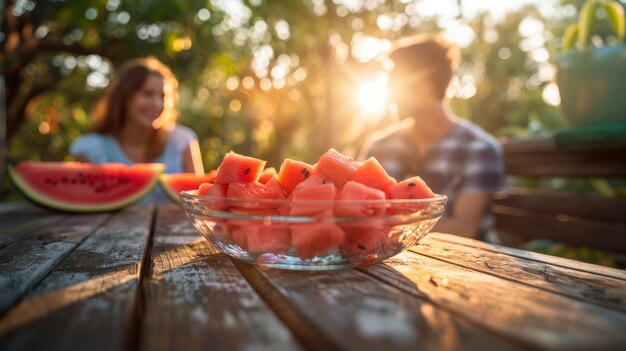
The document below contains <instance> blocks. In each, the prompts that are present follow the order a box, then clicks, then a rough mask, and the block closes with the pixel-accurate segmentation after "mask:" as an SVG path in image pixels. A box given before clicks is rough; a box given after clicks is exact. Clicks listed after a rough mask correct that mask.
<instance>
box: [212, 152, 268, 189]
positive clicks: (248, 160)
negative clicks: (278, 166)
mask: <svg viewBox="0 0 626 351" xmlns="http://www.w3.org/2000/svg"><path fill="white" fill-rule="evenodd" d="M265 163H266V161H263V160H259V159H258V158H254V157H248V156H243V155H239V154H237V153H234V152H232V151H231V152H229V153H227V154H226V155H225V156H224V159H223V160H222V163H221V164H220V166H219V167H218V169H217V176H216V177H215V181H214V182H215V184H229V183H250V182H256V181H258V180H259V177H260V176H261V172H263V168H264V167H265Z"/></svg>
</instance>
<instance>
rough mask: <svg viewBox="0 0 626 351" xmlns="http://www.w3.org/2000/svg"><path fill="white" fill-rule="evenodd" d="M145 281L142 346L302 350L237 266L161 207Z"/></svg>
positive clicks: (172, 210)
mask: <svg viewBox="0 0 626 351" xmlns="http://www.w3.org/2000/svg"><path fill="white" fill-rule="evenodd" d="M156 228H157V229H156V231H155V234H154V238H153V248H152V254H151V256H152V257H151V258H152V261H151V269H150V274H149V276H148V277H146V279H145V281H144V287H145V301H144V304H143V306H144V309H145V314H144V318H143V326H142V331H141V341H140V349H142V350H151V351H152V350H206V349H215V350H298V349H300V347H299V345H298V343H297V341H296V340H295V338H294V337H293V335H292V334H291V332H290V331H289V330H288V329H287V328H286V327H285V326H284V325H283V324H282V323H281V322H280V320H278V318H277V317H276V316H275V315H274V314H273V313H272V311H271V310H270V309H269V308H268V307H267V305H266V304H265V303H264V302H263V300H262V299H261V298H260V297H259V296H258V295H257V293H256V292H255V291H254V290H253V289H252V288H251V287H250V285H249V284H248V283H247V281H246V280H245V279H244V278H243V277H242V275H241V274H240V273H239V271H238V270H237V268H236V267H235V266H234V265H233V263H232V262H231V261H230V260H229V259H228V257H227V256H226V255H224V254H221V253H219V252H218V250H217V249H216V248H214V247H213V246H211V245H210V244H209V243H208V242H207V241H206V240H205V239H204V238H202V237H201V236H200V234H199V233H198V231H197V230H196V229H195V228H194V227H193V226H192V224H191V222H190V220H189V219H188V218H187V217H186V215H185V214H184V212H183V211H182V209H181V208H180V206H174V205H172V206H169V207H164V206H161V207H160V208H159V210H158V217H157V221H156Z"/></svg>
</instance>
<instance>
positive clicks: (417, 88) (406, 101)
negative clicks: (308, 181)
mask: <svg viewBox="0 0 626 351" xmlns="http://www.w3.org/2000/svg"><path fill="white" fill-rule="evenodd" d="M458 56H459V55H458V49H457V48H455V47H453V46H452V45H450V44H448V43H446V42H444V41H443V40H441V39H440V38H435V37H424V36H422V37H419V38H415V39H412V40H411V41H410V42H409V43H408V44H404V45H400V46H398V47H397V48H396V49H395V50H394V51H393V52H392V53H391V54H390V55H389V58H390V59H391V60H392V61H393V63H394V68H393V70H392V71H391V74H390V76H389V90H390V98H391V100H392V101H393V102H395V104H396V106H397V111H398V114H399V117H400V118H401V120H400V122H398V123H396V124H394V125H392V126H390V127H389V128H386V129H385V130H382V131H380V132H377V133H375V134H374V135H372V136H371V137H370V139H368V141H367V142H366V144H365V145H364V150H363V151H362V152H361V155H369V156H374V157H376V158H377V159H378V161H379V162H380V163H381V164H382V165H383V167H384V168H385V169H386V170H387V171H388V172H389V174H390V175H391V176H393V177H394V178H396V179H398V180H400V179H405V178H407V177H410V176H415V175H419V176H420V177H422V179H424V180H425V181H426V184H428V185H429V186H430V187H431V189H432V190H433V191H434V192H436V193H438V194H444V195H447V196H448V198H449V199H448V207H447V210H446V213H445V214H444V217H443V218H442V219H441V220H440V221H439V223H438V224H437V226H436V227H435V229H434V230H436V231H441V232H446V233H453V234H457V235H462V236H466V237H471V238H477V239H483V238H484V237H485V234H486V233H487V231H488V230H489V228H490V226H491V222H492V216H491V215H490V213H489V204H490V198H491V194H492V193H494V192H497V191H501V190H503V188H504V169H503V168H504V167H503V161H502V151H501V149H500V146H499V144H498V142H497V141H496V140H495V139H494V138H493V137H492V136H490V135H489V134H488V133H486V132H485V131H484V130H482V129H481V128H480V127H478V126H477V125H475V124H473V123H471V122H469V121H467V120H462V119H460V118H458V117H456V116H454V114H453V113H452V112H451V111H450V109H449V108H448V106H447V102H446V98H445V95H446V90H447V87H448V84H449V83H450V80H451V79H452V76H453V69H454V67H455V65H456V64H457V62H458ZM368 145H371V148H370V147H369V146H368Z"/></svg>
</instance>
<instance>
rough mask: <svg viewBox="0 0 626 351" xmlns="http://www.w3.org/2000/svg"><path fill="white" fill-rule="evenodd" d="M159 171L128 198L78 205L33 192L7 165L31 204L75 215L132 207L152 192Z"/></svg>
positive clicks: (16, 183) (16, 172)
mask: <svg viewBox="0 0 626 351" xmlns="http://www.w3.org/2000/svg"><path fill="white" fill-rule="evenodd" d="M161 166H162V167H161V169H160V170H159V171H158V172H156V171H155V173H154V175H153V176H152V179H151V180H150V181H149V182H148V183H146V185H145V186H144V188H142V189H141V190H139V191H136V192H135V193H134V194H133V195H129V196H128V197H126V198H124V199H121V200H118V201H115V202H110V203H106V204H78V203H71V202H63V201H60V200H57V199H53V198H50V197H49V196H47V195H46V194H44V193H42V192H39V191H36V190H34V189H33V188H32V187H31V186H29V184H28V182H27V181H26V180H25V179H24V178H23V177H22V175H20V173H19V172H18V171H16V170H15V168H14V167H13V166H12V165H9V167H8V171H9V176H10V177H11V180H12V181H13V184H15V186H16V187H17V189H18V190H19V191H21V192H22V193H23V194H24V195H25V196H26V197H27V198H29V199H30V200H32V201H33V202H35V203H37V204H39V205H41V206H44V207H48V208H51V209H54V210H59V211H65V212H76V213H96V212H110V211H116V210H120V209H122V208H125V207H128V206H130V205H133V204H135V203H137V202H139V200H141V199H143V198H144V197H146V196H147V195H148V194H150V193H151V192H152V190H154V188H155V187H156V186H157V184H158V181H159V179H158V175H159V173H161V172H163V170H164V168H165V167H164V165H161Z"/></svg>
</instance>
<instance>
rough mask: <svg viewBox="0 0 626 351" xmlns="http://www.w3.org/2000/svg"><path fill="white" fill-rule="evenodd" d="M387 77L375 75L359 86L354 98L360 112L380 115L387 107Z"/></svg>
mask: <svg viewBox="0 0 626 351" xmlns="http://www.w3.org/2000/svg"><path fill="white" fill-rule="evenodd" d="M388 95H389V94H388V92H387V76H386V75H382V74H380V75H377V76H376V77H374V78H373V79H371V80H368V81H364V82H362V83H360V84H359V86H358V89H357V93H356V97H357V103H358V105H359V108H360V109H361V112H363V113H364V114H366V115H380V114H382V113H383V112H384V111H385V107H386V106H387V98H388Z"/></svg>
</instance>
